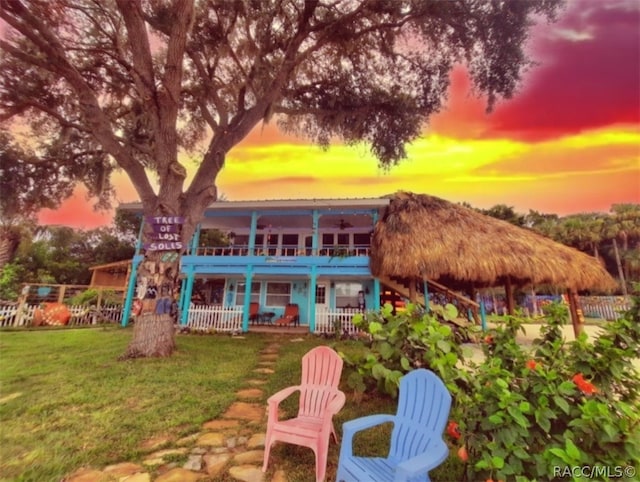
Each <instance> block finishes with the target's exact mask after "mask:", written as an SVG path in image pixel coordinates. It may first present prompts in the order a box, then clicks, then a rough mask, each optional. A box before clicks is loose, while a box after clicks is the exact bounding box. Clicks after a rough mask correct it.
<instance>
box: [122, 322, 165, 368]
mask: <svg viewBox="0 0 640 482" xmlns="http://www.w3.org/2000/svg"><path fill="white" fill-rule="evenodd" d="M175 347H176V342H175V326H174V323H173V317H172V316H171V315H170V314H163V315H156V314H153V313H145V314H143V315H140V316H138V317H137V319H136V321H135V324H134V326H133V340H131V342H130V343H129V346H128V347H127V351H126V352H125V354H124V355H122V357H121V358H122V359H125V358H142V357H168V356H171V354H172V353H173V350H174V349H175Z"/></svg>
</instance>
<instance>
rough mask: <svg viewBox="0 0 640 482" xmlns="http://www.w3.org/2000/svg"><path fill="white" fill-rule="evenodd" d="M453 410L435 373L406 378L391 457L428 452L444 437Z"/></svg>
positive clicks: (420, 372)
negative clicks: (431, 446) (434, 443)
mask: <svg viewBox="0 0 640 482" xmlns="http://www.w3.org/2000/svg"><path fill="white" fill-rule="evenodd" d="M450 408H451V395H450V394H449V392H448V390H447V388H446V386H445V385H444V383H443V382H442V380H440V378H438V377H437V376H436V375H435V374H434V373H433V372H431V371H429V370H425V369H419V370H413V371H412V372H409V373H408V374H407V375H405V376H404V377H402V379H401V380H400V394H399V400H398V411H397V414H396V420H395V424H394V428H393V432H392V435H391V448H390V452H389V455H390V456H391V457H393V458H396V459H398V460H406V459H409V458H411V457H414V456H416V455H418V454H420V453H424V452H425V451H426V450H427V447H428V446H429V445H430V444H431V442H432V440H435V439H441V438H442V432H443V431H444V427H445V425H446V424H447V419H448V417H449V410H450Z"/></svg>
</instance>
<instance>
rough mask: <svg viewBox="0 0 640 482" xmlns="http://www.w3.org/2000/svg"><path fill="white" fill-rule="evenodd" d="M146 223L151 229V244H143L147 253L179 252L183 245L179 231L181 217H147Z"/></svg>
mask: <svg viewBox="0 0 640 482" xmlns="http://www.w3.org/2000/svg"><path fill="white" fill-rule="evenodd" d="M145 219H146V221H147V223H149V224H150V225H151V227H152V229H153V234H152V236H151V242H149V243H144V249H146V250H147V251H179V250H182V248H183V247H184V244H183V243H182V238H181V234H180V231H181V229H182V224H183V223H184V218H183V217H181V216H147V217H146V218H145Z"/></svg>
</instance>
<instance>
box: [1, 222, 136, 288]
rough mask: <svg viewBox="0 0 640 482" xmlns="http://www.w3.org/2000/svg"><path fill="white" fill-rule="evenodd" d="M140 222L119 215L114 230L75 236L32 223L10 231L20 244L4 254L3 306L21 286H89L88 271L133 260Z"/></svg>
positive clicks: (73, 232) (76, 232)
mask: <svg viewBox="0 0 640 482" xmlns="http://www.w3.org/2000/svg"><path fill="white" fill-rule="evenodd" d="M138 230H139V221H138V220H136V219H133V218H132V217H131V216H129V215H127V214H122V213H119V214H118V215H117V216H116V219H115V221H114V223H113V225H112V226H109V227H101V228H97V229H92V230H85V231H83V230H75V229H73V228H70V227H68V226H38V225H36V224H35V223H34V222H33V221H23V222H22V223H18V224H14V225H12V226H11V229H10V230H8V229H7V230H6V231H8V232H10V233H12V234H13V235H15V236H16V237H17V238H18V242H17V243H14V245H13V246H14V247H13V249H12V250H11V252H6V253H5V256H6V258H5V261H4V262H3V265H2V266H1V268H0V269H1V271H0V300H14V299H16V298H17V296H18V294H19V293H20V289H21V287H22V284H23V283H53V284H77V285H86V284H89V282H90V281H91V272H90V271H89V267H90V266H94V265H98V264H106V263H110V262H113V261H121V260H123V259H131V258H132V257H133V254H134V251H135V240H136V237H137V234H138Z"/></svg>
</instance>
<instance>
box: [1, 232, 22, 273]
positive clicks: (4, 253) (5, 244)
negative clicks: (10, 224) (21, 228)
mask: <svg viewBox="0 0 640 482" xmlns="http://www.w3.org/2000/svg"><path fill="white" fill-rule="evenodd" d="M19 242H20V236H19V235H18V234H16V233H14V232H13V231H11V230H9V229H0V270H1V269H2V268H4V265H5V264H7V263H9V262H11V260H12V259H13V255H14V254H15V252H16V249H17V247H18V244H19Z"/></svg>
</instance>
